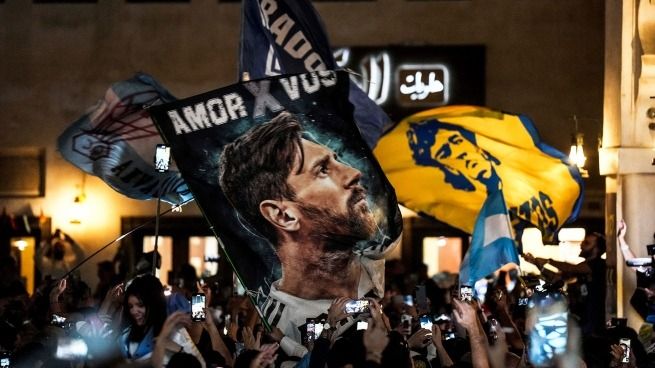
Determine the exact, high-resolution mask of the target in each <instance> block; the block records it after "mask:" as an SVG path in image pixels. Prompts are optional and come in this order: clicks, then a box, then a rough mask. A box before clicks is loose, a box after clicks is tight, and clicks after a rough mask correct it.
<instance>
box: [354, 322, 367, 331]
mask: <svg viewBox="0 0 655 368" xmlns="http://www.w3.org/2000/svg"><path fill="white" fill-rule="evenodd" d="M367 328H368V322H366V321H357V330H366V329H367Z"/></svg>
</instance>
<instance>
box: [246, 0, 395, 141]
mask: <svg viewBox="0 0 655 368" xmlns="http://www.w3.org/2000/svg"><path fill="white" fill-rule="evenodd" d="M241 22H242V23H241V42H240V50H239V79H261V78H266V77H272V76H277V75H284V74H299V73H306V72H315V71H324V70H335V69H337V66H336V62H335V59H334V56H333V54H332V50H331V48H330V43H329V42H328V38H327V34H326V32H325V30H324V27H323V22H322V21H321V18H320V17H319V15H318V13H317V12H316V10H315V9H314V7H313V6H312V4H311V2H310V1H309V0H243V5H242V20H241ZM349 101H350V103H352V104H353V106H354V107H355V114H354V115H355V124H356V125H357V128H358V129H359V132H360V134H361V135H362V137H363V138H364V141H365V142H366V144H367V145H368V146H369V147H370V148H373V147H375V145H376V144H377V142H378V140H379V139H380V136H382V134H383V133H384V132H385V131H386V130H387V129H388V128H390V127H391V126H392V122H391V120H390V119H389V117H388V116H387V114H386V113H385V112H384V111H383V110H382V109H381V108H380V107H379V106H378V105H377V104H376V103H375V102H374V101H373V100H371V99H370V98H369V97H368V95H367V94H366V93H365V92H364V91H362V89H361V88H359V87H358V86H357V84H355V82H354V81H353V80H351V81H350V91H349Z"/></svg>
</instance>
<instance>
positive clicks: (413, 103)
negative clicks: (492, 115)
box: [334, 45, 486, 121]
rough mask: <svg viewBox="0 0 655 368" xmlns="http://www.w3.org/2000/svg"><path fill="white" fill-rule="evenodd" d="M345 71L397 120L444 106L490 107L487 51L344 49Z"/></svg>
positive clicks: (340, 55)
mask: <svg viewBox="0 0 655 368" xmlns="http://www.w3.org/2000/svg"><path fill="white" fill-rule="evenodd" d="M334 58H335V61H336V62H337V65H338V66H339V67H340V68H344V69H348V70H351V71H352V72H353V73H352V74H351V75H350V78H351V79H352V80H354V81H355V83H357V85H358V86H360V87H361V89H362V90H363V91H364V92H366V94H367V95H368V97H369V98H370V99H371V100H373V101H375V103H377V104H378V105H380V106H381V107H382V108H383V109H384V111H385V112H386V113H387V114H388V115H389V117H390V118H391V119H392V120H394V121H400V120H402V119H403V118H405V117H407V116H408V115H411V114H413V113H416V112H419V111H421V110H425V109H426V108H430V107H436V106H443V105H479V106H484V105H485V102H486V101H485V59H486V58H485V47H484V46H481V45H466V46H463V45H462V46H437V45H434V46H386V47H379V46H378V47H365V46H355V47H342V48H339V49H337V50H335V51H334Z"/></svg>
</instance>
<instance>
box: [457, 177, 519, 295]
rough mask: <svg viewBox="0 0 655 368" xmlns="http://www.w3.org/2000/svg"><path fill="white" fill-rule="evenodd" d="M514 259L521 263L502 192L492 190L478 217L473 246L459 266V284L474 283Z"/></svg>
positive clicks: (474, 229)
mask: <svg viewBox="0 0 655 368" xmlns="http://www.w3.org/2000/svg"><path fill="white" fill-rule="evenodd" d="M512 262H513V263H516V264H517V265H518V264H519V256H518V252H517V251H516V244H515V242H514V235H513V233H512V227H511V222H510V219H509V215H508V213H507V206H506V205H505V200H504V198H503V192H502V190H501V189H498V190H491V191H490V192H489V193H488V194H487V199H486V200H485V201H484V204H483V205H482V208H481V209H480V213H479V214H478V218H477V219H476V220H475V227H474V228H473V238H472V240H471V246H470V247H469V250H468V252H466V255H465V256H464V259H463V260H462V264H461V266H460V271H459V282H460V285H469V286H473V285H475V282H476V281H478V280H480V279H482V278H484V277H486V276H487V275H489V274H491V273H493V272H495V271H496V270H498V269H499V268H501V267H502V266H504V265H506V264H508V263H512Z"/></svg>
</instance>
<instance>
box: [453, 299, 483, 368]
mask: <svg viewBox="0 0 655 368" xmlns="http://www.w3.org/2000/svg"><path fill="white" fill-rule="evenodd" d="M453 305H454V307H455V310H454V311H453V315H454V316H455V320H456V321H457V323H459V324H460V325H462V326H463V327H464V328H465V329H466V332H468V335H469V342H470V344H471V362H472V363H473V367H474V368H489V367H490V366H489V358H488V356H487V351H488V346H487V337H486V335H485V334H484V331H483V329H482V325H481V324H480V321H479V320H478V317H477V313H476V311H475V308H474V307H473V306H472V305H471V304H468V303H466V302H462V301H459V300H457V299H453Z"/></svg>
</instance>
